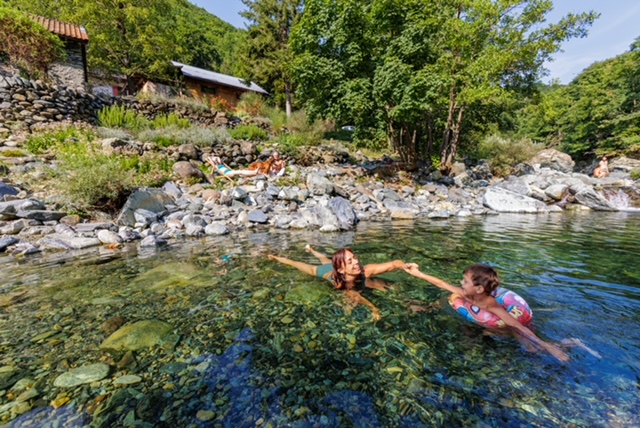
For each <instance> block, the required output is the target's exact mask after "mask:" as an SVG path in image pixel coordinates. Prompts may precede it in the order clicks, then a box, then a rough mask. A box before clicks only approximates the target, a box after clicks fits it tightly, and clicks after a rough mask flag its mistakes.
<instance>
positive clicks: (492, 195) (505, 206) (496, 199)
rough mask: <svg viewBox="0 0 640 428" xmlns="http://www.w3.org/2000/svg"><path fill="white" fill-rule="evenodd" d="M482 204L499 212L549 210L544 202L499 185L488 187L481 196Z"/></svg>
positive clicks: (543, 211) (538, 211) (539, 211)
mask: <svg viewBox="0 0 640 428" xmlns="http://www.w3.org/2000/svg"><path fill="white" fill-rule="evenodd" d="M482 204H483V205H484V206H485V207H487V208H491V209H492V210H494V211H498V212H501V213H546V212H548V211H549V210H548V209H547V206H546V205H545V203H544V202H540V201H539V200H537V199H533V198H530V197H528V196H524V195H521V194H519V193H515V192H512V191H511V190H507V189H502V188H499V187H490V188H488V189H487V191H486V192H485V194H484V196H483V198H482Z"/></svg>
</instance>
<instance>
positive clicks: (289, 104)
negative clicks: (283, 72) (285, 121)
mask: <svg viewBox="0 0 640 428" xmlns="http://www.w3.org/2000/svg"><path fill="white" fill-rule="evenodd" d="M284 93H285V111H286V112H287V118H289V117H291V111H292V110H293V94H292V93H291V82H289V79H285V81H284Z"/></svg>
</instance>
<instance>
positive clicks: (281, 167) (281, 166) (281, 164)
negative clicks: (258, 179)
mask: <svg viewBox="0 0 640 428" xmlns="http://www.w3.org/2000/svg"><path fill="white" fill-rule="evenodd" d="M271 159H272V160H273V162H272V163H271V168H270V169H269V177H282V176H283V175H284V172H285V168H286V166H287V162H285V160H284V159H282V156H280V153H279V152H276V151H274V152H273V153H271Z"/></svg>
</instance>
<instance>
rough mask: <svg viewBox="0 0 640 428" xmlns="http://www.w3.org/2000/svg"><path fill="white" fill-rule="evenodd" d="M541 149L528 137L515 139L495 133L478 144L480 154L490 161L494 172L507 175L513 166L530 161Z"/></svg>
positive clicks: (482, 157)
mask: <svg viewBox="0 0 640 428" xmlns="http://www.w3.org/2000/svg"><path fill="white" fill-rule="evenodd" d="M541 149H542V147H539V146H537V145H536V144H534V143H533V142H532V141H531V140H530V139H528V138H522V139H520V140H517V141H513V140H510V139H508V138H504V137H502V136H499V135H495V134H494V135H491V136H489V137H487V138H485V139H484V141H482V142H481V143H480V144H479V145H478V156H479V158H480V159H486V160H487V161H488V162H489V164H490V165H491V170H492V172H493V174H495V175H497V176H505V175H508V174H509V173H510V172H511V169H512V167H513V166H515V165H517V164H519V163H521V162H527V161H529V159H531V158H532V157H533V156H535V155H536V153H538V152H539V151H540V150H541Z"/></svg>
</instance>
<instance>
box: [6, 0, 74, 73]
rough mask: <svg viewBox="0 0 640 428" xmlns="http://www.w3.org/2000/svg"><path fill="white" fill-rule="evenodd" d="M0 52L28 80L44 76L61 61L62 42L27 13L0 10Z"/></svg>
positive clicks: (7, 9) (8, 9)
mask: <svg viewBox="0 0 640 428" xmlns="http://www.w3.org/2000/svg"><path fill="white" fill-rule="evenodd" d="M0 28H1V29H2V31H0V51H1V52H2V54H4V55H3V56H5V55H6V57H7V58H8V62H9V63H10V64H13V65H15V66H17V67H18V68H19V69H20V70H21V71H23V72H25V73H26V74H27V75H28V77H29V78H33V79H36V78H40V77H42V76H46V74H47V68H48V67H49V65H50V64H51V63H53V62H54V61H56V60H57V59H60V58H64V43H63V42H62V41H61V40H60V38H59V37H58V36H56V35H54V34H52V33H51V32H49V31H47V29H46V28H44V27H43V26H42V25H40V24H38V23H37V22H35V21H34V20H33V19H31V18H30V17H29V16H28V15H27V14H25V13H23V12H20V11H18V10H15V9H13V8H7V7H0Z"/></svg>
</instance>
